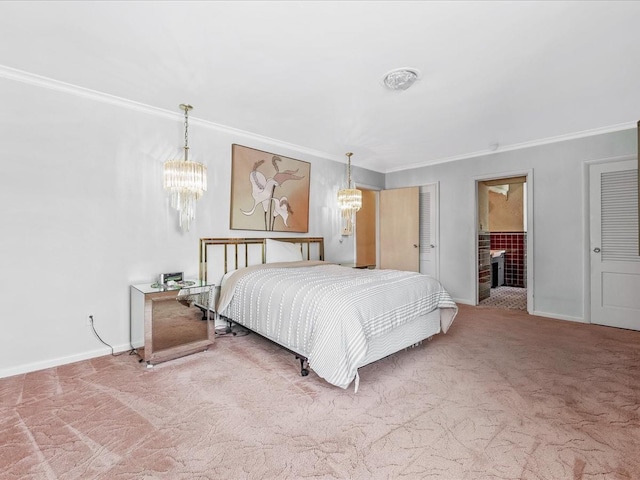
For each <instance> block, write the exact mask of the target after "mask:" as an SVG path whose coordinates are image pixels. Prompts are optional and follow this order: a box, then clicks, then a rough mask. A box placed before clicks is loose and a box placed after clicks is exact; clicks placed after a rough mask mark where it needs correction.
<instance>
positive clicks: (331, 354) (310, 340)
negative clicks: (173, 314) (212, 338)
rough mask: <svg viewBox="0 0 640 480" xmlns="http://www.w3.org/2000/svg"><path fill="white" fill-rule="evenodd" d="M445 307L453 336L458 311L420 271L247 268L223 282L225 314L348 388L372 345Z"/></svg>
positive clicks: (445, 324)
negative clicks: (298, 355) (306, 360)
mask: <svg viewBox="0 0 640 480" xmlns="http://www.w3.org/2000/svg"><path fill="white" fill-rule="evenodd" d="M437 308H439V309H441V315H440V323H441V328H442V331H443V332H445V333H446V331H447V330H448V328H449V326H450V325H451V322H452V321H453V318H454V317H455V315H456V313H457V306H456V304H455V303H454V302H453V300H452V299H451V297H450V296H449V294H448V293H447V292H446V291H445V290H444V289H443V287H442V285H440V283H439V282H438V281H436V280H435V279H433V278H431V277H429V276H427V275H421V274H419V273H415V272H404V271H398V270H362V269H352V268H347V267H342V266H339V265H335V264H330V263H326V262H321V261H302V262H287V263H270V264H265V265H255V266H252V267H248V268H243V269H240V270H238V271H236V272H234V273H233V274H232V275H230V276H229V277H228V278H227V279H226V281H225V282H223V285H222V288H221V292H220V298H219V300H218V305H217V311H218V313H220V314H221V315H223V316H225V317H228V318H230V319H232V320H233V321H235V322H237V323H239V324H241V325H244V326H246V327H247V328H249V329H251V330H253V331H255V332H257V333H259V334H261V335H263V336H265V337H267V338H269V339H270V340H273V341H275V342H276V343H279V344H280V345H282V346H284V347H286V348H288V349H290V350H292V351H294V352H296V353H299V354H301V355H304V356H305V357H307V359H308V361H309V366H310V367H311V368H312V369H313V370H314V372H316V373H317V374H318V375H319V376H320V377H322V378H324V379H325V380H327V381H328V382H329V383H331V384H333V385H336V386H338V387H341V388H347V387H348V386H349V384H350V383H351V382H352V381H353V380H354V379H355V380H356V390H357V385H358V373H357V369H358V367H359V366H360V365H361V363H360V362H361V360H362V359H363V358H364V357H365V355H366V353H367V340H368V339H370V338H374V337H376V336H379V335H384V334H385V333H388V332H389V331H390V330H391V329H393V328H395V327H397V326H400V325H403V324H404V323H406V322H408V321H410V320H412V319H415V318H416V317H417V316H421V315H425V314H427V313H429V312H431V311H433V310H435V309H437Z"/></svg>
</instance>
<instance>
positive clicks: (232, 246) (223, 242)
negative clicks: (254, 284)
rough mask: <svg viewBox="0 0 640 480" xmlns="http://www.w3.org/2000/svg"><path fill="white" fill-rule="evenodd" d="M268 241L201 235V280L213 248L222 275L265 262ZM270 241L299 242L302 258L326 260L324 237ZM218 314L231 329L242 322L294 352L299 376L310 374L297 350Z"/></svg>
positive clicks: (206, 270) (306, 363) (306, 360)
mask: <svg viewBox="0 0 640 480" xmlns="http://www.w3.org/2000/svg"><path fill="white" fill-rule="evenodd" d="M266 240H267V238H201V239H200V274H199V275H200V280H205V281H206V280H207V277H208V275H209V274H210V270H211V268H210V265H209V262H210V261H211V258H212V255H210V253H211V252H210V251H209V249H210V248H216V247H217V249H218V250H219V249H222V259H220V260H221V261H222V262H223V268H222V269H218V271H217V272H216V273H217V274H221V275H220V278H222V275H224V274H226V273H228V272H229V271H231V270H236V269H238V268H244V267H249V266H251V265H258V264H263V263H265V261H266ZM270 240H277V241H280V242H289V243H293V244H296V245H300V251H301V253H302V258H306V259H307V260H324V238H323V237H281V238H270ZM214 314H215V315H216V316H219V317H220V318H223V319H224V320H225V321H227V322H228V323H229V329H228V330H230V329H231V325H232V324H233V323H236V324H238V325H240V326H241V327H242V328H244V329H246V330H248V331H251V332H253V333H255V334H256V335H258V336H260V337H262V338H265V339H266V340H269V341H270V342H272V343H274V344H276V345H278V346H279V347H281V348H283V349H284V350H286V351H287V352H289V353H291V354H292V355H294V356H295V357H296V359H297V360H299V361H300V375H302V376H303V377H306V376H307V375H309V369H308V359H307V358H306V357H305V356H304V355H301V354H299V353H297V352H294V351H293V350H291V349H289V348H287V347H285V346H284V345H281V344H279V343H277V342H274V341H273V340H271V339H269V338H267V337H265V336H263V335H260V334H259V333H258V332H255V331H253V330H251V329H249V328H247V327H245V326H244V325H242V324H241V323H239V322H237V321H235V320H233V319H230V318H227V317H224V316H222V315H218V314H217V313H216V312H214Z"/></svg>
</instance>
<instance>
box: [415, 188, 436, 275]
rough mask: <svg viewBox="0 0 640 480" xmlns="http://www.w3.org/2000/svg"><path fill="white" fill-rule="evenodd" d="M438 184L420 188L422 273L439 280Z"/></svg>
mask: <svg viewBox="0 0 640 480" xmlns="http://www.w3.org/2000/svg"><path fill="white" fill-rule="evenodd" d="M437 246H438V184H437V183H432V184H430V185H424V186H422V187H420V273H424V274H425V275H431V276H432V277H433V278H435V279H438V278H439V277H438V251H437Z"/></svg>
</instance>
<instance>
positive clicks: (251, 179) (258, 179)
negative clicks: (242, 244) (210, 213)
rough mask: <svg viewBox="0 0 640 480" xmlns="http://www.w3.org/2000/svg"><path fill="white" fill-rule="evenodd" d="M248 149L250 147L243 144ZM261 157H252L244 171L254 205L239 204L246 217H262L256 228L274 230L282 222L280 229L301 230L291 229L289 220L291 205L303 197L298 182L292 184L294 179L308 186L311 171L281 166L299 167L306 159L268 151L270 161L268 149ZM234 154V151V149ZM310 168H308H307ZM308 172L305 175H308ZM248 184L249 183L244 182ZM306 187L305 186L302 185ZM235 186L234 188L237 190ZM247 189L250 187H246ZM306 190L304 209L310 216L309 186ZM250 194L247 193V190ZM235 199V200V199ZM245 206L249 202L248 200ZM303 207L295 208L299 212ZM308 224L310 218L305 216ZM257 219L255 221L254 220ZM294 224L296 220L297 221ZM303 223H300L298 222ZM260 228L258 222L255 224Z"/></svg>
mask: <svg viewBox="0 0 640 480" xmlns="http://www.w3.org/2000/svg"><path fill="white" fill-rule="evenodd" d="M234 147H239V145H234ZM242 148H244V149H247V147H242ZM247 150H251V151H252V152H259V151H257V150H252V149H247ZM259 153H261V154H263V155H261V158H259V159H258V158H256V159H254V160H252V163H251V164H250V165H251V170H250V171H248V172H247V173H246V174H245V177H244V178H245V182H247V180H246V179H248V186H250V189H251V190H250V194H251V199H252V203H253V204H252V205H251V207H250V208H242V207H239V208H238V210H239V211H240V212H241V213H242V215H243V216H245V217H254V216H259V218H260V224H259V225H260V228H255V229H264V230H265V231H275V230H278V229H279V228H281V227H279V226H278V225H282V226H283V227H284V228H283V229H282V230H281V231H300V230H289V228H292V224H291V222H290V220H291V219H292V218H294V217H293V216H294V210H293V208H292V204H296V201H298V202H299V201H301V200H300V197H301V195H300V191H301V189H300V188H299V186H298V185H293V184H292V183H291V182H295V183H296V184H297V183H299V182H301V181H302V183H303V184H304V183H306V185H307V186H308V184H309V179H308V173H306V172H301V168H300V167H298V168H282V169H281V166H282V167H291V166H297V165H296V163H297V164H303V166H304V165H308V164H307V163H306V162H301V161H299V160H292V159H287V158H286V157H284V158H283V157H281V156H279V155H273V154H266V155H269V156H270V157H271V161H270V162H269V163H267V161H266V160H265V158H264V157H265V152H259ZM234 154H235V150H234ZM306 169H307V171H308V170H309V167H307V168H306ZM234 173H235V164H234ZM305 173H306V175H305ZM305 181H306V182H305ZM287 182H289V184H290V185H291V188H289V187H288V185H286V184H287ZM244 185H247V183H244ZM303 186H304V185H303ZM235 187H236V185H234V188H233V189H232V190H233V191H236V188H235ZM246 190H248V188H247V189H246ZM302 192H303V193H306V198H305V197H304V196H303V198H302V200H305V201H306V205H303V206H304V207H306V208H303V209H302V211H303V212H305V211H306V212H307V217H308V187H307V189H306V192H305V189H302ZM247 193H248V192H247ZM232 200H233V199H232ZM245 205H246V203H245ZM232 210H233V207H232ZM298 210H300V209H299V208H296V211H298ZM278 218H280V220H281V222H277V220H278ZM233 220H234V217H233V211H232V228H234V226H233ZM304 220H305V223H308V218H307V219H304ZM254 222H255V221H254ZM294 223H295V222H294ZM297 223H300V222H297ZM256 227H257V225H256ZM304 231H305V232H306V231H308V227H307V228H305V230H304Z"/></svg>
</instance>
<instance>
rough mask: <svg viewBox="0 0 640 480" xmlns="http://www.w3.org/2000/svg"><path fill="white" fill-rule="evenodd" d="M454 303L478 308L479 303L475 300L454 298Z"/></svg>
mask: <svg viewBox="0 0 640 480" xmlns="http://www.w3.org/2000/svg"><path fill="white" fill-rule="evenodd" d="M453 301H454V302H456V303H461V304H463V305H471V306H472V307H475V306H477V303H476V302H474V301H473V300H469V299H468V298H453Z"/></svg>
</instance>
